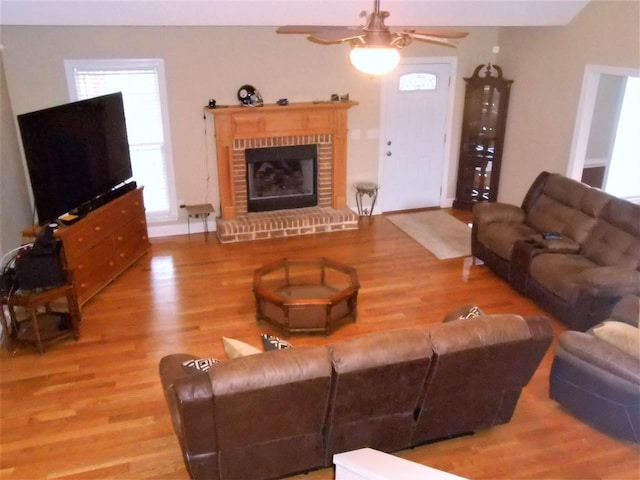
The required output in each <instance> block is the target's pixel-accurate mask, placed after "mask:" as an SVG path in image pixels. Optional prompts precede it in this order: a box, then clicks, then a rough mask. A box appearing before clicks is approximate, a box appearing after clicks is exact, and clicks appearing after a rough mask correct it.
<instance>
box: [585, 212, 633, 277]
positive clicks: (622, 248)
mask: <svg viewBox="0 0 640 480" xmlns="http://www.w3.org/2000/svg"><path fill="white" fill-rule="evenodd" d="M638 222H639V223H640V217H638ZM582 255H584V256H585V257H587V258H589V259H590V260H593V261H594V262H595V263H597V264H599V265H602V266H616V267H625V268H630V269H632V270H637V269H638V268H640V236H634V235H632V234H631V233H628V232H626V231H625V230H623V229H621V228H619V227H617V226H615V225H612V224H611V223H609V222H607V221H605V220H599V221H598V223H597V224H596V226H595V227H594V229H593V231H592V233H591V235H589V238H588V239H587V241H586V242H585V243H584V247H583V249H582Z"/></svg>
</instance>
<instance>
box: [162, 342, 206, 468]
mask: <svg viewBox="0 0 640 480" xmlns="http://www.w3.org/2000/svg"><path fill="white" fill-rule="evenodd" d="M195 358H197V357H195V356H193V355H188V354H184V353H179V354H173V355H168V356H166V357H164V358H162V359H161V360H160V378H161V381H162V386H163V389H164V395H165V399H166V400H167V405H168V407H169V412H170V413H171V421H172V423H173V428H174V430H175V432H176V436H177V437H178V440H179V442H180V446H181V447H182V450H183V454H184V455H185V458H186V459H189V458H191V457H194V456H197V455H203V454H205V455H206V454H211V453H213V452H215V451H216V450H217V446H216V430H215V419H214V415H213V392H212V389H211V380H210V378H209V375H208V374H207V373H206V372H201V371H198V370H195V369H194V370H193V371H190V369H187V368H185V367H183V366H182V362H183V361H185V360H192V359H195Z"/></svg>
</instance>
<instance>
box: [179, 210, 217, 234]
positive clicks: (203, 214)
mask: <svg viewBox="0 0 640 480" xmlns="http://www.w3.org/2000/svg"><path fill="white" fill-rule="evenodd" d="M184 209H185V210H186V211H187V231H188V234H189V236H191V219H192V218H200V219H202V228H203V230H204V241H205V242H207V241H209V223H208V220H209V215H211V214H212V213H213V212H214V211H215V210H214V208H213V205H211V204H210V203H202V204H199V205H185V206H184Z"/></svg>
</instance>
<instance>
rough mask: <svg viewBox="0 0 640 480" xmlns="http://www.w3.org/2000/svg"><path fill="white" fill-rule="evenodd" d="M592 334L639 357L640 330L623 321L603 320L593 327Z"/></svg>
mask: <svg viewBox="0 0 640 480" xmlns="http://www.w3.org/2000/svg"><path fill="white" fill-rule="evenodd" d="M592 331H593V334H594V335H595V336H596V337H598V338H599V339H601V340H604V341H605V342H607V343H610V344H611V345H613V346H614V347H616V348H619V349H620V350H622V351H623V352H627V353H628V354H629V355H633V356H634V357H635V358H640V330H638V329H637V328H636V327H632V326H631V325H628V324H626V323H623V322H615V321H610V320H609V321H605V322H602V323H601V324H600V325H596V326H595V327H593V330H592Z"/></svg>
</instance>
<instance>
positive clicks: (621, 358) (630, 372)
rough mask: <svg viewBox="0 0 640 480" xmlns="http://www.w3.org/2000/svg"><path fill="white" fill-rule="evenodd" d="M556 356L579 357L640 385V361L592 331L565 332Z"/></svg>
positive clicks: (610, 373)
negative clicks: (596, 335)
mask: <svg viewBox="0 0 640 480" xmlns="http://www.w3.org/2000/svg"><path fill="white" fill-rule="evenodd" d="M556 356H558V357H574V358H577V359H579V360H581V361H583V362H585V363H587V364H590V365H593V366H594V367H597V368H598V369H599V370H601V371H602V372H603V374H609V375H614V376H616V377H619V378H621V379H624V380H626V381H628V382H631V383H633V384H634V385H638V386H640V361H639V360H638V359H637V358H634V357H633V356H631V355H629V354H628V353H625V352H623V351H622V350H620V349H619V348H616V347H615V346H613V345H611V344H610V343H607V342H605V341H604V340H601V339H599V338H597V337H595V336H593V335H592V334H591V333H585V332H577V331H573V330H570V331H567V332H564V333H563V334H562V335H560V337H559V339H558V347H557V348H556Z"/></svg>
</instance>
